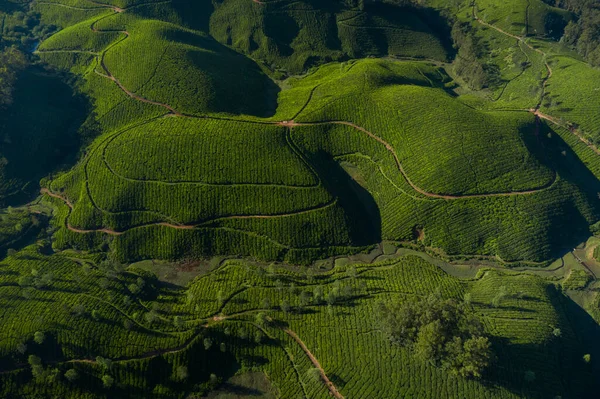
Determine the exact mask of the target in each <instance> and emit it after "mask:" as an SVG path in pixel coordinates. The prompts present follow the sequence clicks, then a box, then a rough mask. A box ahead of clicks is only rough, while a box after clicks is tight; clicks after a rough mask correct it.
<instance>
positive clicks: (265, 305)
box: [262, 297, 271, 309]
mask: <svg viewBox="0 0 600 399" xmlns="http://www.w3.org/2000/svg"><path fill="white" fill-rule="evenodd" d="M262 307H263V309H271V300H270V299H269V297H264V298H263V300H262Z"/></svg>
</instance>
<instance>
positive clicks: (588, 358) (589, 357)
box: [583, 353, 592, 364]
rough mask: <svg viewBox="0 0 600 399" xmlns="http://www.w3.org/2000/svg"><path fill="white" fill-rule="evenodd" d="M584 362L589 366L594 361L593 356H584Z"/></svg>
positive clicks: (587, 354)
mask: <svg viewBox="0 0 600 399" xmlns="http://www.w3.org/2000/svg"><path fill="white" fill-rule="evenodd" d="M583 361H584V362H585V363H587V364H589V363H590V362H591V361H592V355H590V354H589V353H586V354H585V355H583Z"/></svg>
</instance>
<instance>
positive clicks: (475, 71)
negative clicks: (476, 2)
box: [451, 21, 500, 90]
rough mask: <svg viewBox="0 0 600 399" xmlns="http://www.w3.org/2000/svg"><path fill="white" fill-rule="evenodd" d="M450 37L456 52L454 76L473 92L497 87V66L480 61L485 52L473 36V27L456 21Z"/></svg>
mask: <svg viewBox="0 0 600 399" xmlns="http://www.w3.org/2000/svg"><path fill="white" fill-rule="evenodd" d="M451 36H452V41H453V42H454V48H455V49H456V50H457V54H456V59H455V60H454V71H455V72H456V74H458V75H459V76H460V77H461V78H462V79H463V80H464V81H465V82H466V83H467V84H468V85H469V87H470V88H471V89H474V90H481V89H483V88H486V87H495V86H498V85H499V84H500V70H499V68H498V66H497V65H494V64H490V63H484V62H482V61H481V60H482V59H483V56H484V55H485V53H486V50H485V48H484V46H483V44H481V42H480V41H479V39H478V38H477V36H475V32H474V30H473V27H472V26H471V25H470V24H469V23H466V22H460V21H456V22H455V23H454V25H453V26H452V33H451Z"/></svg>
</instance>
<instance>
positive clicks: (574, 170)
mask: <svg viewBox="0 0 600 399" xmlns="http://www.w3.org/2000/svg"><path fill="white" fill-rule="evenodd" d="M568 134H571V133H568ZM521 137H522V139H523V142H524V144H525V146H526V148H527V150H528V151H529V153H530V154H531V155H532V156H533V157H535V158H536V159H537V161H538V162H539V163H540V164H541V165H543V166H545V167H547V168H548V169H550V170H553V171H556V173H557V176H558V177H557V182H556V183H555V186H553V187H551V188H549V189H548V190H547V191H546V192H545V194H544V195H538V196H537V198H536V200H535V201H531V200H529V201H528V202H527V203H525V202H524V203H523V204H524V205H523V206H525V205H527V204H530V206H531V215H535V217H536V219H537V220H536V224H535V226H537V227H536V228H533V229H529V230H527V231H526V232H524V233H526V234H527V236H526V237H523V239H522V240H523V242H527V243H528V244H527V249H524V248H521V250H523V251H525V252H528V254H527V256H528V258H529V259H531V260H539V261H542V260H545V259H555V258H557V257H559V256H560V255H561V254H564V252H565V249H572V248H573V247H574V246H576V245H577V244H579V243H581V242H583V241H585V240H587V238H588V237H589V236H590V235H591V232H590V230H589V225H590V224H591V223H594V222H596V221H597V220H600V203H599V201H598V193H600V181H599V180H598V179H597V178H596V177H595V176H594V175H593V174H592V172H590V170H589V169H588V168H587V167H586V166H585V164H584V163H583V162H582V161H581V160H580V159H579V157H578V156H577V154H575V152H574V151H573V150H572V149H571V147H570V146H569V145H568V144H567V143H565V142H564V140H563V139H562V138H561V137H560V135H558V134H557V133H556V132H555V131H554V130H553V129H552V128H551V127H550V126H549V125H548V124H546V123H544V122H541V121H539V120H538V121H536V122H535V123H532V124H530V125H528V126H525V127H524V128H522V129H521ZM569 186H570V187H569ZM540 207H543V208H544V211H540ZM533 208H536V209H535V210H534V209H533ZM511 245H513V247H514V244H510V243H508V242H507V243H503V242H502V243H500V245H499V255H500V256H501V257H502V258H503V259H505V260H511V256H512V253H513V252H514V248H512V247H511Z"/></svg>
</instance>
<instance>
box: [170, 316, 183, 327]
mask: <svg viewBox="0 0 600 399" xmlns="http://www.w3.org/2000/svg"><path fill="white" fill-rule="evenodd" d="M173 325H174V326H175V328H177V329H182V328H183V327H184V325H185V324H184V322H183V319H182V318H181V316H175V317H174V318H173Z"/></svg>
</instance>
